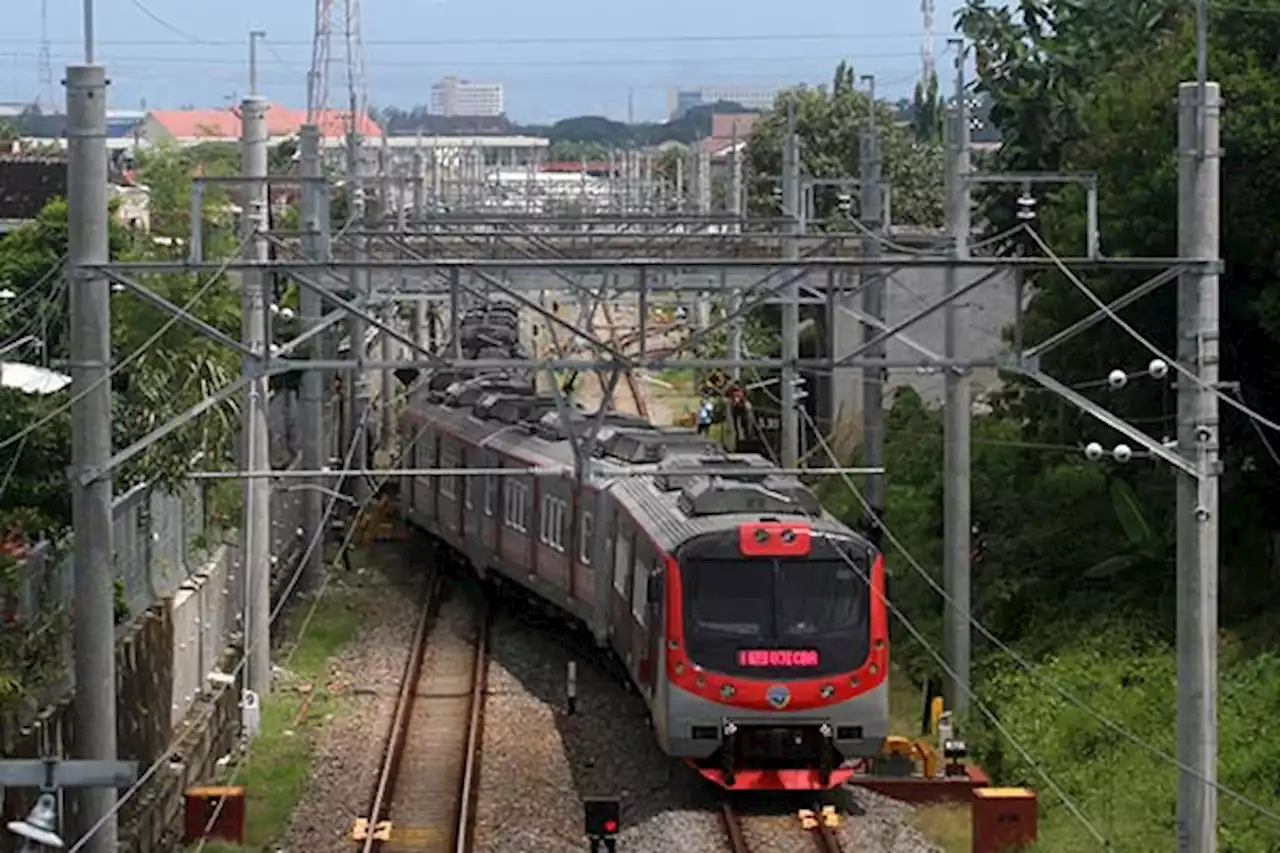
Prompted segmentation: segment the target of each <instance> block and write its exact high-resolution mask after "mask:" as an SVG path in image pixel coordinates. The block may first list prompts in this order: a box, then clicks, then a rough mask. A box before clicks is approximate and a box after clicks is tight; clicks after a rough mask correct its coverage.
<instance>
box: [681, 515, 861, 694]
mask: <svg viewBox="0 0 1280 853" xmlns="http://www.w3.org/2000/svg"><path fill="white" fill-rule="evenodd" d="M851 561H852V563H853V565H850V562H851ZM681 572H682V576H683V578H684V589H685V596H686V602H685V634H686V637H685V642H686V644H687V646H688V649H687V650H688V653H689V656H690V657H691V658H692V659H693V660H694V661H695V662H696V663H698V664H700V665H701V666H703V667H705V668H707V669H709V670H713V671H716V672H725V673H736V674H740V675H746V676H754V677H761V678H779V677H788V678H796V677H802V678H803V677H817V676H821V675H828V674H831V673H837V672H848V671H850V670H852V669H856V668H857V667H858V666H859V665H861V664H862V662H863V661H865V660H866V657H867V653H868V651H869V636H868V634H869V630H870V593H869V590H868V588H867V581H866V578H867V577H869V574H870V563H869V560H867V558H866V557H865V556H861V557H860V556H854V555H853V554H849V559H848V560H846V559H845V558H844V557H842V556H840V554H838V553H836V552H835V548H834V546H833V545H831V544H829V543H828V542H826V541H825V540H817V539H815V541H814V555H813V556H811V557H810V558H807V559H761V558H752V559H748V558H743V557H736V558H729V557H727V555H723V554H714V555H712V554H707V555H706V556H698V555H693V556H691V557H689V558H687V559H685V560H682V561H681Z"/></svg>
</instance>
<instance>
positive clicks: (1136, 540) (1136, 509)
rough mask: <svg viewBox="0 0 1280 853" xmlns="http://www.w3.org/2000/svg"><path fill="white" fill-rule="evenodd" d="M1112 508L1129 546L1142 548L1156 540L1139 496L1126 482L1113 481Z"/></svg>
mask: <svg viewBox="0 0 1280 853" xmlns="http://www.w3.org/2000/svg"><path fill="white" fill-rule="evenodd" d="M1110 491H1111V506H1112V508H1113V509H1114V510H1115V514H1116V518H1117V519H1118V520H1119V521H1120V527H1121V528H1123V530H1124V535H1125V538H1126V539H1128V540H1129V544H1130V545H1133V546H1135V547H1141V546H1143V545H1147V544H1149V543H1150V542H1151V541H1152V539H1153V538H1154V534H1153V533H1152V532H1151V525H1150V524H1148V523H1147V518H1146V515H1144V514H1143V512H1142V507H1141V506H1139V505H1138V495H1137V493H1135V492H1134V490H1133V486H1131V485H1129V484H1128V483H1127V482H1126V481H1124V480H1112V481H1111V489H1110Z"/></svg>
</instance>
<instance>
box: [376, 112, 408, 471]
mask: <svg viewBox="0 0 1280 853" xmlns="http://www.w3.org/2000/svg"><path fill="white" fill-rule="evenodd" d="M390 170H391V153H390V148H389V142H388V140H387V137H385V136H384V137H382V148H381V149H379V151H378V212H379V214H380V215H379V216H378V220H379V221H380V222H379V227H382V226H383V225H385V223H386V222H387V221H388V217H389V216H390V214H391V213H392V209H393V208H392V206H393V205H394V206H395V207H394V210H395V214H396V217H395V220H394V222H395V223H396V224H395V226H394V227H395V228H396V230H397V231H398V232H399V233H401V234H403V233H404V224H403V223H404V220H403V214H404V199H402V198H400V197H399V196H398V195H397V194H396V193H394V192H393V188H392V181H391V171H390ZM393 196H394V197H393ZM383 294H384V295H386V296H387V297H388V298H387V302H386V305H385V306H384V307H383V308H382V310H381V311H380V312H378V313H379V314H380V315H381V316H380V317H379V319H381V320H382V322H383V323H385V324H387V325H388V326H390V327H391V328H395V326H396V303H395V301H394V300H393V299H391V298H389V293H388V291H387V290H383ZM378 337H379V341H380V344H379V348H378V355H379V357H380V358H381V359H382V362H383V364H390V363H391V361H392V358H393V356H394V348H395V343H394V341H392V340H391V336H390V335H388V334H387V333H386V332H383V333H382V334H381V335H379V336H378ZM395 381H396V380H395V373H394V372H393V371H392V369H391V368H390V367H384V368H383V369H382V382H381V386H382V429H381V430H380V431H379V436H378V443H379V444H380V445H381V447H382V449H383V450H389V449H390V441H391V436H392V434H393V433H394V432H395V428H396V412H395V409H394V408H393V407H392V405H391V399H392V397H394V396H395V395H394V394H393V393H392V392H393V390H394V388H395ZM375 449H376V448H375Z"/></svg>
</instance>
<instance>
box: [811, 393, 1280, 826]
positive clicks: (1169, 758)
mask: <svg viewBox="0 0 1280 853" xmlns="http://www.w3.org/2000/svg"><path fill="white" fill-rule="evenodd" d="M801 414H802V415H804V416H805V417H807V418H808V419H809V423H810V424H811V425H813V427H814V430H815V432H818V431H817V425H816V424H814V422H813V418H812V417H809V413H808V412H807V411H805V410H803V409H801ZM818 441H819V442H822V444H823V445H824V451H825V452H826V453H828V454H831V455H832V458H835V451H834V450H833V449H832V448H831V446H830V445H829V444H827V442H826V440H825V439H824V438H823V437H822V434H821V432H818ZM840 477H841V479H842V480H844V483H845V485H846V486H847V487H848V488H849V491H850V492H851V493H852V494H853V496H854V498H855V499H856V500H857V501H858V503H859V504H861V505H862V508H863V510H864V511H865V512H866V513H867V514H868V517H869V518H870V519H871V521H872V523H873V524H875V525H876V526H877V527H879V528H880V530H881V531H882V532H883V533H884V538H885V539H886V540H888V542H889V543H890V544H891V545H893V547H894V549H895V550H896V551H897V552H898V553H899V554H901V555H902V557H903V559H905V560H906V561H907V565H909V566H910V567H911V569H912V571H914V572H915V573H916V574H917V575H919V576H920V577H921V578H922V579H923V580H924V582H925V583H926V584H928V586H929V587H930V589H932V590H933V591H934V592H936V593H937V594H938V595H939V596H940V597H941V598H942V600H943V603H944V604H945V605H946V606H948V607H955V606H956V603H955V599H954V598H952V596H951V593H949V592H948V591H947V590H946V589H945V588H944V587H943V586H942V584H940V583H938V582H937V581H936V580H934V578H933V576H932V575H931V574H930V573H929V571H928V570H927V569H926V568H925V567H924V566H923V565H921V563H920V561H919V560H917V559H916V557H915V555H913V554H912V553H911V552H910V551H909V550H908V549H907V546H906V545H904V544H903V542H902V540H901V539H899V538H898V536H897V535H896V534H895V533H894V532H893V531H892V530H891V529H890V528H889V525H888V524H886V523H885V520H884V517H883V516H881V515H879V514H878V513H877V512H876V511H875V510H874V509H873V508H872V507H871V504H870V503H869V502H868V501H867V499H866V496H865V495H863V494H862V490H861V489H859V488H858V486H857V484H856V483H854V481H853V478H852V477H850V476H849V475H848V474H841V475H840ZM968 622H969V624H970V625H971V626H972V627H973V628H974V629H975V630H976V631H977V632H978V633H979V634H981V635H982V636H983V638H984V639H986V640H987V641H988V642H990V643H991V644H992V645H993V646H995V647H996V649H998V650H999V651H1000V652H1002V653H1004V654H1005V655H1007V656H1008V657H1009V659H1010V660H1012V661H1013V662H1014V663H1015V664H1017V665H1018V666H1019V667H1020V668H1021V669H1022V670H1024V671H1025V672H1026V673H1027V674H1028V675H1030V676H1031V677H1032V678H1034V679H1035V680H1036V681H1038V682H1040V683H1041V684H1042V685H1044V686H1045V687H1048V688H1049V689H1051V690H1052V691H1053V692H1054V693H1056V694H1058V696H1059V697H1061V698H1062V699H1064V700H1066V701H1067V702H1068V703H1070V704H1071V705H1073V706H1075V707H1076V708H1078V709H1080V710H1081V711H1084V712H1085V713H1086V714H1088V715H1089V716H1091V717H1093V718H1094V719H1095V720H1097V721H1098V722H1099V723H1101V724H1102V725H1103V726H1104V727H1105V728H1107V729H1110V730H1111V731H1112V732H1115V733H1116V734H1118V735H1120V736H1121V737H1122V738H1124V739H1125V740H1127V741H1129V742H1130V743H1133V744H1135V745H1136V746H1139V747H1141V748H1142V749H1143V750H1144V751H1146V752H1147V753H1148V754H1150V755H1151V756H1153V757H1154V758H1157V759H1159V760H1160V761H1163V762H1165V763H1166V764H1169V765H1171V766H1173V767H1175V768H1177V769H1178V770H1181V771H1182V772H1184V773H1190V774H1191V775H1192V776H1194V777H1196V779H1197V781H1200V782H1203V783H1205V784H1207V785H1210V786H1212V787H1213V788H1214V789H1215V790H1217V791H1219V792H1221V793H1223V794H1226V795H1227V796H1228V797H1230V798H1231V799H1233V800H1235V801H1236V802H1237V803H1240V804H1241V805H1243V806H1245V807H1247V808H1249V809H1252V810H1253V811H1255V812H1257V813H1258V814H1260V815H1262V816H1263V817H1265V818H1267V819H1268V820H1271V821H1273V822H1275V823H1277V824H1280V813H1277V812H1275V811H1272V810H1271V809H1269V808H1267V807H1266V806H1264V805H1262V804H1261V803H1258V802H1257V801H1255V800H1252V799H1250V798H1249V797H1247V796H1245V795H1244V794H1242V793H1240V792H1239V791H1236V790H1235V789H1234V788H1230V787H1228V786H1226V785H1224V784H1222V783H1221V782H1218V781H1217V780H1216V779H1215V780H1210V779H1207V778H1205V777H1204V776H1203V775H1202V774H1200V773H1198V772H1197V771H1196V770H1195V769H1194V768H1193V767H1191V766H1189V765H1187V764H1185V763H1183V762H1182V761H1181V760H1179V759H1178V758H1177V757H1175V756H1173V755H1170V754H1169V753H1167V752H1165V751H1164V750H1162V749H1160V748H1159V747H1158V746H1154V745H1152V744H1151V743H1150V742H1148V741H1147V740H1146V739H1145V738H1143V737H1141V736H1139V735H1137V734H1135V733H1134V732H1132V731H1130V730H1129V729H1127V728H1125V727H1124V726H1123V725H1121V724H1120V723H1118V722H1116V721H1115V720H1113V719H1111V718H1110V717H1108V716H1107V715H1105V714H1103V713H1102V712H1101V711H1098V710H1097V709H1095V708H1094V707H1093V706H1091V705H1089V703H1087V702H1085V701H1084V700H1083V699H1081V698H1079V697H1078V696H1076V695H1075V694H1074V693H1072V692H1071V691H1070V690H1068V689H1067V688H1066V687H1063V686H1062V684H1061V683H1059V682H1058V681H1056V680H1055V679H1053V678H1050V677H1048V676H1046V675H1044V674H1043V673H1041V672H1040V671H1039V670H1038V669H1037V668H1036V666H1035V664H1033V663H1032V662H1031V661H1030V660H1028V659H1027V658H1025V657H1023V656H1022V655H1021V654H1019V653H1018V652H1017V651H1016V650H1015V649H1014V648H1013V647H1012V646H1010V645H1009V644H1008V643H1006V642H1005V641H1004V640H1001V639H1000V638H999V637H998V636H996V634H995V633H994V632H993V631H991V629H989V628H988V627H987V626H986V625H984V624H982V622H980V621H978V619H977V618H976V617H975V616H973V614H972V613H970V614H968Z"/></svg>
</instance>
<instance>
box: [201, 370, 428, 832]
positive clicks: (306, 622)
mask: <svg viewBox="0 0 1280 853" xmlns="http://www.w3.org/2000/svg"><path fill="white" fill-rule="evenodd" d="M410 393H411V392H410V391H408V390H406V391H404V392H402V393H401V394H400V395H398V396H397V397H395V398H394V399H392V400H389V401H387V402H386V405H394V404H395V402H397V401H398V400H400V399H403V398H404V397H406V396H408V395H409V394H410ZM379 408H380V407H379V406H377V405H375V406H370V407H368V408H366V409H365V412H364V416H363V417H362V418H361V422H360V429H361V430H365V429H367V428H368V425H369V418H370V416H371V414H372V413H373V412H374V411H376V410H378V409H379ZM431 426H432V425H431V424H424V425H423V426H422V427H420V428H419V429H418V431H417V433H415V434H414V436H413V438H411V439H410V440H409V441H408V442H406V443H405V447H413V446H414V445H415V444H416V443H417V442H418V440H419V439H421V438H422V436H423V435H424V434H425V433H426V431H427V430H428V429H430V428H431ZM356 446H357V442H352V443H351V451H352V452H354V450H355V448H356ZM351 455H352V454H351V453H348V457H347V458H348V462H346V463H345V464H344V466H343V467H344V468H345V467H348V466H349V465H350V461H349V460H350V458H351ZM390 479H391V475H385V476H383V477H381V478H379V481H378V483H377V485H376V486H374V488H371V489H370V490H369V494H368V496H367V497H366V498H365V499H364V501H363V502H362V503H361V505H360V507H359V508H358V509H357V510H356V512H355V513H354V517H355V518H357V519H358V518H359V517H360V516H361V515H363V514H364V513H365V512H366V511H367V510H368V508H369V506H370V505H371V504H372V502H373V499H374V498H375V497H376V495H377V494H378V492H379V491H380V490H381V488H382V486H383V485H385V484H386V483H387V481H389V480H390ZM334 500H336V498H334ZM357 528H358V525H357V524H355V523H354V522H353V523H352V524H351V526H350V528H348V530H347V532H346V534H345V535H344V536H343V540H342V543H341V544H340V545H339V546H338V556H336V557H335V558H334V560H333V563H334V564H335V565H336V564H337V563H338V562H339V561H340V560H341V558H342V555H343V554H345V553H346V551H347V549H348V548H350V547H351V543H352V540H353V539H354V538H355V533H356V530H357ZM321 529H322V530H323V529H324V528H323V525H322V526H321ZM302 565H305V561H304V562H303V563H302ZM333 576H334V573H333V570H332V569H330V570H329V571H327V572H325V577H324V581H323V582H322V583H321V585H320V589H319V590H318V591H317V592H316V594H315V596H314V597H313V598H312V600H311V606H310V607H309V608H308V610H307V614H306V616H305V617H303V620H302V624H301V625H300V626H299V628H298V634H297V637H296V638H295V640H294V645H293V647H292V648H291V649H290V650H289V654H288V656H287V657H286V658H285V663H284V666H286V667H287V666H288V665H289V663H290V662H291V661H292V660H293V655H294V653H295V652H296V651H297V650H298V647H299V646H300V645H301V643H302V640H303V638H304V637H305V636H306V633H307V629H308V628H309V627H310V626H311V620H312V619H313V618H314V617H315V615H316V612H317V611H318V610H319V608H320V602H321V601H322V600H323V598H324V594H325V591H326V590H327V589H328V586H329V581H330V580H331V579H332V578H333ZM287 601H288V597H287V594H286V595H282V596H281V597H280V602H279V604H278V605H277V612H278V611H279V610H281V609H283V607H284V604H285V602H287ZM274 618H275V613H273V614H272V619H273V620H274ZM247 659H248V655H247V654H246V655H245V656H244V657H243V658H242V659H241V660H242V661H243V660H247ZM252 754H253V744H252V742H250V743H249V744H247V746H246V748H245V750H244V751H243V752H241V753H240V755H239V757H238V758H237V759H236V763H235V766H234V767H233V768H232V771H231V777H230V779H229V780H228V782H227V784H228V785H234V784H235V781H236V779H238V778H239V776H240V771H241V770H243V769H244V768H245V767H246V766H247V765H248V762H249V758H250V756H251V755H252ZM225 802H226V801H225V800H220V801H219V802H218V804H217V806H216V807H215V808H214V810H213V812H212V814H210V815H209V819H208V821H207V822H206V823H205V827H204V831H203V832H202V833H201V835H200V843H199V845H198V846H197V847H196V849H195V851H194V853H202V851H203V850H204V848H205V845H206V844H208V843H209V833H210V832H211V831H212V830H213V827H214V826H215V825H216V824H217V822H218V816H219V815H220V814H221V811H222V808H223V806H224V804H225Z"/></svg>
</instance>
